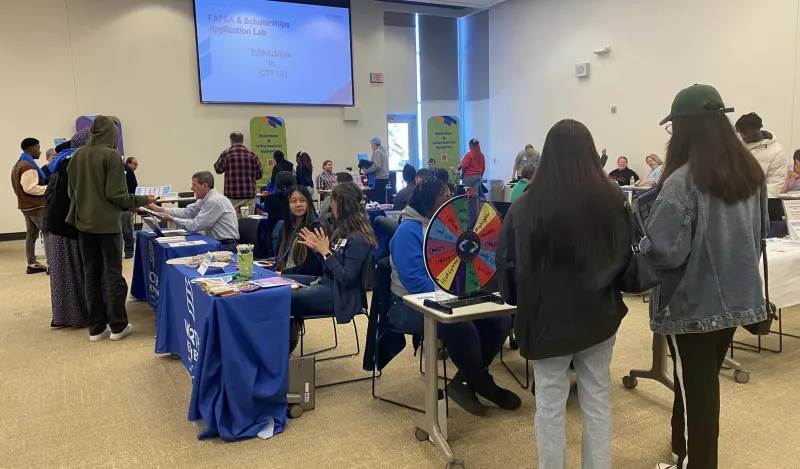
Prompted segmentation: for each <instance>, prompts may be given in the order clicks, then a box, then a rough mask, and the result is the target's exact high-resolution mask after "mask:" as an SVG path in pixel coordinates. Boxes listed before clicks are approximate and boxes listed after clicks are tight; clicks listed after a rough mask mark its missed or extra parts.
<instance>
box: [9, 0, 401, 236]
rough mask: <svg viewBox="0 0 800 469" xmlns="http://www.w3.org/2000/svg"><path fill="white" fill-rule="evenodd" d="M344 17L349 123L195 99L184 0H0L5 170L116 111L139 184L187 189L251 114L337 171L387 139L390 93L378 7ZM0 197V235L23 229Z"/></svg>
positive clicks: (293, 110)
mask: <svg viewBox="0 0 800 469" xmlns="http://www.w3.org/2000/svg"><path fill="white" fill-rule="evenodd" d="M351 15H352V27H353V32H352V35H353V55H354V57H353V67H354V83H355V102H356V106H357V107H359V108H361V110H362V116H361V120H360V121H359V122H357V123H345V122H344V120H343V119H342V109H341V108H337V107H329V108H328V107H279V106H255V105H202V104H200V100H199V93H198V81H197V69H196V62H197V54H196V51H195V43H194V37H195V36H194V22H193V11H192V1H191V0H28V1H26V2H17V1H3V2H0V17H3V18H13V21H8V22H7V24H6V25H5V26H4V27H3V28H0V70H3V71H4V72H5V73H4V74H3V75H4V76H3V79H2V86H0V102H2V103H3V106H2V109H3V115H4V119H3V120H4V123H3V125H2V126H0V153H2V154H3V155H4V161H6V162H7V165H8V168H9V169H10V166H11V164H12V163H13V161H15V160H16V157H17V155H18V154H19V153H20V150H19V142H20V141H21V140H22V139H23V138H24V137H28V136H32V137H36V138H38V139H39V140H41V141H42V147H43V151H44V150H45V149H47V148H49V147H51V146H52V142H53V138H56V137H67V138H69V137H70V136H71V135H72V134H73V133H74V130H75V128H74V122H75V118H76V117H78V116H80V115H94V114H113V115H115V116H118V117H119V118H120V119H121V120H122V123H123V129H124V137H125V152H126V155H127V156H135V157H137V158H138V159H139V163H140V165H139V170H138V171H137V176H138V179H139V184H140V185H156V184H172V185H173V187H176V188H178V189H183V188H188V186H189V182H190V181H189V179H190V177H191V174H192V173H194V172H196V171H199V170H203V169H210V168H211V166H212V164H213V162H214V161H215V160H216V158H217V156H218V155H219V152H220V151H222V150H223V149H224V148H225V147H226V146H227V145H228V142H227V138H228V134H229V133H230V132H231V131H232V130H241V131H242V132H244V133H245V138H246V141H249V121H250V118H252V117H254V116H259V115H275V116H282V117H284V118H285V119H286V123H287V140H288V146H289V153H290V154H294V153H295V152H297V151H299V150H301V149H302V150H304V151H307V152H308V153H309V154H311V156H312V158H313V159H314V161H315V163H316V164H317V165H320V164H321V163H322V161H323V160H324V159H331V160H333V161H334V165H335V167H338V168H342V167H344V166H345V165H346V164H352V162H353V161H354V160H355V155H356V154H358V153H365V152H366V151H367V150H369V143H368V142H369V139H370V138H371V137H374V136H379V137H381V138H385V137H386V92H385V90H384V88H383V86H382V85H373V84H371V83H370V82H369V73H370V72H379V71H383V70H384V64H385V58H384V57H385V56H384V33H383V11H382V6H381V4H380V3H376V2H373V1H372V0H352V11H351ZM31 25H35V31H32V30H31V29H30V27H31ZM73 69H74V72H73ZM220 179H221V177H220ZM220 187H221V184H220ZM0 197H2V199H3V200H5V201H6V203H5V204H3V205H2V206H0V220H3V221H2V223H1V224H0V233H9V232H19V231H24V229H25V225H24V221H23V218H22V216H21V215H20V214H19V212H18V211H17V210H16V202H15V198H14V194H13V191H12V190H11V187H10V186H9V185H7V184H4V185H0Z"/></svg>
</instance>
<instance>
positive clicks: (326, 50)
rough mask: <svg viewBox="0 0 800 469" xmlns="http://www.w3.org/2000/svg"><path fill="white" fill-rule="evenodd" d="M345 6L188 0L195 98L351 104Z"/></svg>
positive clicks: (335, 1)
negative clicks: (197, 83)
mask: <svg viewBox="0 0 800 469" xmlns="http://www.w3.org/2000/svg"><path fill="white" fill-rule="evenodd" d="M349 6H350V1H349V0H328V1H325V0H317V1H305V2H304V1H303V0H296V1H295V2H286V1H266V0H195V2H194V11H195V29H196V36H197V67H198V74H199V78H200V101H202V102H204V103H246V104H307V105H329V106H352V105H353V104H354V103H353V60H352V50H351V45H350V9H349Z"/></svg>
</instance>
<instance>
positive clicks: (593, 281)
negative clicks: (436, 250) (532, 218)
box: [496, 191, 632, 360]
mask: <svg viewBox="0 0 800 469" xmlns="http://www.w3.org/2000/svg"><path fill="white" fill-rule="evenodd" d="M532 197H533V194H532V193H531V192H530V191H526V192H525V193H523V194H522V196H521V197H520V198H519V199H517V201H515V202H514V203H513V204H511V208H510V209H509V211H508V213H507V214H506V217H505V219H504V220H503V227H502V229H501V230H500V237H499V238H498V243H497V256H496V263H497V279H498V287H499V289H500V293H501V295H502V296H503V299H504V300H505V302H506V303H508V304H510V305H516V306H517V313H516V319H515V320H514V331H515V333H516V337H517V341H518V342H519V351H520V354H521V355H522V356H523V357H525V358H528V359H530V360H541V359H545V358H552V357H560V356H564V355H570V354H573V353H577V352H580V351H582V350H586V349H587V348H589V347H592V346H594V345H597V344H599V343H601V342H603V341H605V340H607V339H609V338H611V336H613V335H614V334H616V333H617V329H619V325H620V323H621V322H622V319H623V318H624V317H625V315H626V314H627V312H628V308H627V307H626V306H625V303H624V302H623V301H622V293H621V286H620V273H621V272H622V271H623V269H624V268H625V267H626V266H627V265H628V263H629V262H630V259H631V255H632V253H631V246H630V241H629V238H630V233H629V232H628V226H627V225H625V224H615V226H616V227H617V233H616V235H615V239H616V249H615V256H614V261H613V262H611V263H610V264H609V265H608V266H607V267H606V268H605V269H604V270H603V271H601V272H594V273H588V272H585V271H581V270H579V269H577V268H537V267H536V265H537V263H536V262H534V261H533V260H532V259H530V258H531V257H532V255H535V254H531V253H530V236H529V235H527V234H526V233H525V229H524V227H523V223H524V220H525V219H526V217H527V216H528V215H527V214H528V213H529V212H530V211H531V210H535V202H534V201H533V200H532ZM623 206H624V199H623V197H622V194H620V200H619V207H620V210H621V211H622V210H623Z"/></svg>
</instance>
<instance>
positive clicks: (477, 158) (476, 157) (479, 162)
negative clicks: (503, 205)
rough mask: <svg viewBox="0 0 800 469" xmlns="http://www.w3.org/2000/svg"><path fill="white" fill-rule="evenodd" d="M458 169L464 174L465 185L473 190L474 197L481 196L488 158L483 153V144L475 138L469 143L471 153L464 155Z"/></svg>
mask: <svg viewBox="0 0 800 469" xmlns="http://www.w3.org/2000/svg"><path fill="white" fill-rule="evenodd" d="M458 169H460V170H462V171H463V172H464V185H465V186H466V187H467V188H472V193H473V194H474V195H481V194H480V188H481V185H482V184H483V173H484V172H486V157H485V156H483V153H482V152H481V143H480V142H479V141H478V140H477V139H475V138H473V139H472V140H470V141H469V151H468V152H467V154H466V155H464V159H463V160H461V164H460V165H459V166H458Z"/></svg>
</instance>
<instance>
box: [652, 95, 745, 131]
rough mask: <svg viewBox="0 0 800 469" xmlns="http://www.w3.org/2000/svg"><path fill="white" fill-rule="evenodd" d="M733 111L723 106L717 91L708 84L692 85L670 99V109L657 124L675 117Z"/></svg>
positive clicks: (719, 113) (662, 123)
mask: <svg viewBox="0 0 800 469" xmlns="http://www.w3.org/2000/svg"><path fill="white" fill-rule="evenodd" d="M728 112H733V108H732V107H725V104H724V103H723V102H722V97H721V96H720V95H719V92H718V91H717V90H716V89H715V88H714V87H713V86H709V85H692V86H690V87H688V88H684V89H682V90H681V91H680V92H679V93H678V94H677V95H676V96H675V100H674V101H672V110H671V112H670V113H669V115H668V116H667V117H665V118H664V119H663V120H662V121H661V122H659V123H658V125H664V124H666V123H667V122H671V121H672V119H673V118H675V117H683V116H713V115H721V114H725V113H728Z"/></svg>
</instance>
